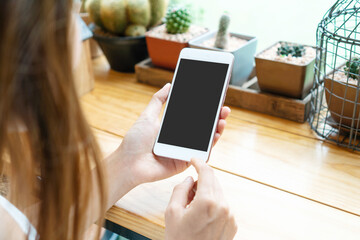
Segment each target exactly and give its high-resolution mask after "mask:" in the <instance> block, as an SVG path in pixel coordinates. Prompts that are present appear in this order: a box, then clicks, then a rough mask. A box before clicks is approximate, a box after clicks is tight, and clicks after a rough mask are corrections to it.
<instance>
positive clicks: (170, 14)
mask: <svg viewBox="0 0 360 240" xmlns="http://www.w3.org/2000/svg"><path fill="white" fill-rule="evenodd" d="M165 22H166V30H167V32H168V33H170V34H177V33H185V32H187V30H188V29H189V27H190V23H191V17H190V13H189V10H188V9H187V8H184V7H175V8H169V9H168V11H167V13H166V16H165Z"/></svg>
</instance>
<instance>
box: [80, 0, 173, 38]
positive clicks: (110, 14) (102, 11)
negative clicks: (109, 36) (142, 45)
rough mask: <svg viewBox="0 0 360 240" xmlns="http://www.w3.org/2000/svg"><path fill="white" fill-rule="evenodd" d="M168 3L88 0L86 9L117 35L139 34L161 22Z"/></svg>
mask: <svg viewBox="0 0 360 240" xmlns="http://www.w3.org/2000/svg"><path fill="white" fill-rule="evenodd" d="M167 3H168V0H86V4H85V9H86V11H87V12H88V13H89V15H90V18H91V19H92V20H93V21H94V23H95V24H96V25H98V26H99V27H101V28H102V29H104V30H106V31H108V32H111V33H113V34H116V35H124V34H125V35H126V36H138V35H139V34H141V33H143V34H145V31H144V29H145V30H146V29H148V28H150V27H153V26H155V25H156V24H159V23H160V21H161V19H162V18H163V17H164V15H165V11H166V8H167ZM135 26H136V27H135ZM141 26H142V27H141Z"/></svg>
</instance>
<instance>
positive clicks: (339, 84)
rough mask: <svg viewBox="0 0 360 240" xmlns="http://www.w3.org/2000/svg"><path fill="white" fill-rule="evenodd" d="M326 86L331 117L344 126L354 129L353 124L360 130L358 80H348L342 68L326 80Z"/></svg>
mask: <svg viewBox="0 0 360 240" xmlns="http://www.w3.org/2000/svg"><path fill="white" fill-rule="evenodd" d="M324 86H325V97H326V102H327V104H328V108H329V111H330V114H331V117H332V118H333V119H334V120H335V121H336V122H337V123H339V124H341V125H342V126H346V127H352V123H353V124H354V125H353V128H354V129H359V128H360V126H358V124H360V123H359V122H358V121H359V112H360V96H358V99H356V92H357V91H359V89H358V87H357V86H358V80H356V79H353V78H348V76H347V75H346V74H345V70H344V67H340V69H339V70H337V71H335V72H334V73H331V74H329V75H328V76H327V77H326V78H325V82H324ZM359 94H360V93H359ZM355 103H356V109H355ZM354 109H355V117H353V116H354ZM353 119H354V121H353Z"/></svg>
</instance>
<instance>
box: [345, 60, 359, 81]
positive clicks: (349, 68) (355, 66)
mask: <svg viewBox="0 0 360 240" xmlns="http://www.w3.org/2000/svg"><path fill="white" fill-rule="evenodd" d="M344 70H345V74H346V75H347V76H349V77H350V78H352V79H354V80H358V79H359V74H360V73H359V71H360V58H353V59H350V60H349V61H347V62H346V64H345V68H344Z"/></svg>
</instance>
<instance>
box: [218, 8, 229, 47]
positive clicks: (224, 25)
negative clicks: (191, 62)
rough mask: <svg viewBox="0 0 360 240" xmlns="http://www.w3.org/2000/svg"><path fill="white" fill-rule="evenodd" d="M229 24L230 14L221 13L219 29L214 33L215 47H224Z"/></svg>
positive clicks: (227, 36)
mask: <svg viewBox="0 0 360 240" xmlns="http://www.w3.org/2000/svg"><path fill="white" fill-rule="evenodd" d="M229 24H230V16H229V15H228V14H226V13H225V14H223V15H222V16H221V18H220V22H219V29H218V31H217V34H216V40H215V47H217V48H221V49H224V48H226V46H227V43H228V38H229V34H228V27H229Z"/></svg>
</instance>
